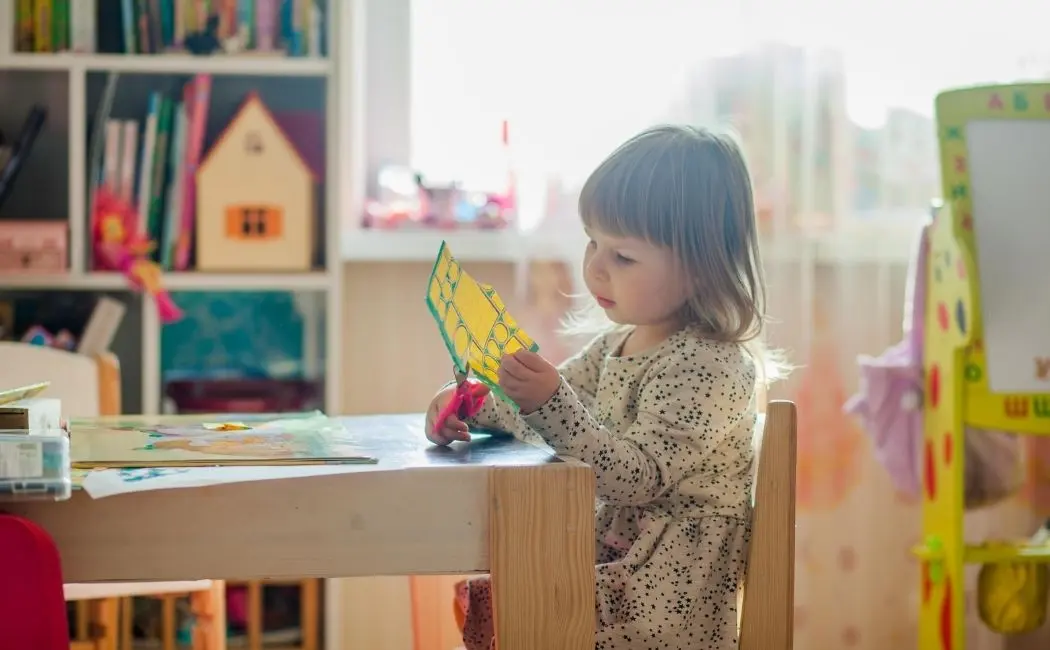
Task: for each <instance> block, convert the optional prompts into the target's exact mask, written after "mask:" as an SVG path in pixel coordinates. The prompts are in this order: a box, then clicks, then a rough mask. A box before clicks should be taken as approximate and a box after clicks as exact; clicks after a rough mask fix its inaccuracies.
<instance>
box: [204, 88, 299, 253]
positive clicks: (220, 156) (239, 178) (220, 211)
mask: <svg viewBox="0 0 1050 650" xmlns="http://www.w3.org/2000/svg"><path fill="white" fill-rule="evenodd" d="M317 179H318V176H317V173H316V172H315V170H314V169H312V168H311V166H310V164H309V163H308V162H307V160H306V158H305V157H304V156H303V155H302V153H301V152H300V151H299V149H298V147H297V146H296V145H295V143H294V142H293V141H292V139H291V138H290V137H289V136H288V134H287V133H286V132H285V131H284V129H282V128H281V125H280V123H279V122H278V121H277V119H276V118H275V117H274V115H273V113H271V112H270V110H269V109H268V108H267V107H266V105H265V104H264V103H263V101H262V99H261V98H260V97H259V95H258V94H256V93H249V94H248V96H247V97H246V98H245V101H244V102H243V103H242V104H241V106H240V108H239V109H238V110H237V112H236V114H235V115H234V117H233V119H232V120H231V121H230V123H229V124H228V125H227V126H226V129H225V130H224V131H223V132H222V134H221V135H220V136H219V138H218V139H217V140H216V142H215V144H214V145H213V146H212V148H211V150H210V151H209V152H208V154H207V156H206V157H205V159H204V161H203V162H202V163H201V165H200V168H199V169H198V171H197V221H196V228H195V231H196V252H197V270H198V271H204V272H209V271H211V272H216V271H218V272H222V271H250V272H256V273H259V272H263V273H265V272H270V271H309V270H310V268H311V267H312V265H313V259H314V250H315V245H316V241H317V236H316V230H317V209H316V205H317V195H316V192H317V183H318V181H317Z"/></svg>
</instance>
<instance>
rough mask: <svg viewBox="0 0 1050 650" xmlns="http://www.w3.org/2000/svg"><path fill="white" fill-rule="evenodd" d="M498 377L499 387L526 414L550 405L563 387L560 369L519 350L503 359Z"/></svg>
mask: <svg viewBox="0 0 1050 650" xmlns="http://www.w3.org/2000/svg"><path fill="white" fill-rule="evenodd" d="M497 374H498V376H499V387H500V388H502V389H503V392H504V393H506V395H507V397H509V398H511V399H512V400H514V403H515V404H517V405H518V408H520V409H521V412H522V413H523V414H524V413H531V412H532V411H535V410H536V409H538V408H539V407H541V406H543V405H544V404H546V403H547V400H549V399H550V398H551V397H553V396H554V393H555V392H557V390H558V386H559V385H561V374H559V373H558V369H557V368H555V367H554V366H553V365H551V363H550V362H549V361H547V360H546V359H544V358H543V357H541V356H540V355H538V354H536V353H535V352H530V351H528V350H518V351H517V352H515V353H514V354H509V355H507V356H505V357H503V359H502V360H500V366H499V372H498V373H497Z"/></svg>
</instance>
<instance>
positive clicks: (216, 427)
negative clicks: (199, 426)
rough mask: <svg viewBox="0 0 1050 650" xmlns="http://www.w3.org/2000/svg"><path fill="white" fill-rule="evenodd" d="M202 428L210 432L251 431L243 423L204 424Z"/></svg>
mask: <svg viewBox="0 0 1050 650" xmlns="http://www.w3.org/2000/svg"><path fill="white" fill-rule="evenodd" d="M203 426H204V428H205V429H208V430H210V431H247V430H248V429H251V427H250V426H248V425H247V424H245V423H243V422H205V423H204V425H203Z"/></svg>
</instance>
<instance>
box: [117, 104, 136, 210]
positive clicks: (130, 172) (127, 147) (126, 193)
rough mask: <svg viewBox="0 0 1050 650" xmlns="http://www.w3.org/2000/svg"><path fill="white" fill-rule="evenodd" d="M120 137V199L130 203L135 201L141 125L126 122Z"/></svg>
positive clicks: (122, 126)
mask: <svg viewBox="0 0 1050 650" xmlns="http://www.w3.org/2000/svg"><path fill="white" fill-rule="evenodd" d="M121 131H122V133H121V136H120V146H121V149H122V150H121V154H120V185H119V188H120V197H121V198H122V199H124V200H125V201H128V202H129V203H130V202H132V201H134V200H135V162H136V157H137V156H138V152H139V123H138V121H137V120H125V121H124V122H123V123H121Z"/></svg>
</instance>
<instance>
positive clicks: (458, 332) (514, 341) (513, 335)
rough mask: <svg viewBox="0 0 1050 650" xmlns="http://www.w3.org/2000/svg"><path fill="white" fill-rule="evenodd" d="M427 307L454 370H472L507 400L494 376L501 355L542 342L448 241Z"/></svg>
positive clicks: (436, 266) (433, 276)
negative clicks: (455, 253)
mask: <svg viewBox="0 0 1050 650" xmlns="http://www.w3.org/2000/svg"><path fill="white" fill-rule="evenodd" d="M427 306H428V307H430V313H431V314H433V316H434V320H436V321H437V324H438V329H439V330H440V331H441V337H442V338H443V339H444V340H445V345H446V346H447V347H448V351H449V354H451V355H452V361H453V363H454V364H455V367H456V369H458V370H459V371H460V372H463V373H467V372H468V370H469V371H470V372H473V373H474V375H476V376H477V378H478V379H480V380H481V381H483V382H484V383H485V384H487V385H488V386H489V387H490V388H491V389H492V391H493V393H494V394H496V395H499V396H500V397H504V399H505V396H504V395H503V392H502V391H501V390H500V389H499V385H498V379H497V376H496V371H497V370H499V364H500V359H501V358H502V357H503V355H506V354H512V353H514V352H517V351H518V350H532V351H533V352H535V351H536V350H538V349H539V346H538V345H536V342H535V341H534V340H533V339H532V337H531V336H529V335H528V334H526V333H525V332H524V330H522V329H521V328H520V327H518V324H517V323H516V322H515V321H514V319H513V318H511V316H510V314H508V313H507V308H506V306H505V305H504V304H503V300H501V299H500V297H499V295H498V294H497V293H496V290H495V289H493V288H492V287H491V286H489V285H487V284H480V283H478V281H477V280H475V279H474V278H472V277H470V275H469V274H468V273H467V272H466V271H464V270H463V268H462V267H461V266H460V263H459V262H458V261H457V260H456V258H455V257H453V256H452V252H451V251H450V250H449V248H448V244H446V243H445V242H442V243H441V249H440V250H439V251H438V256H437V260H436V261H435V262H434V270H433V271H432V272H431V274H430V281H429V282H428V283H427Z"/></svg>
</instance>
